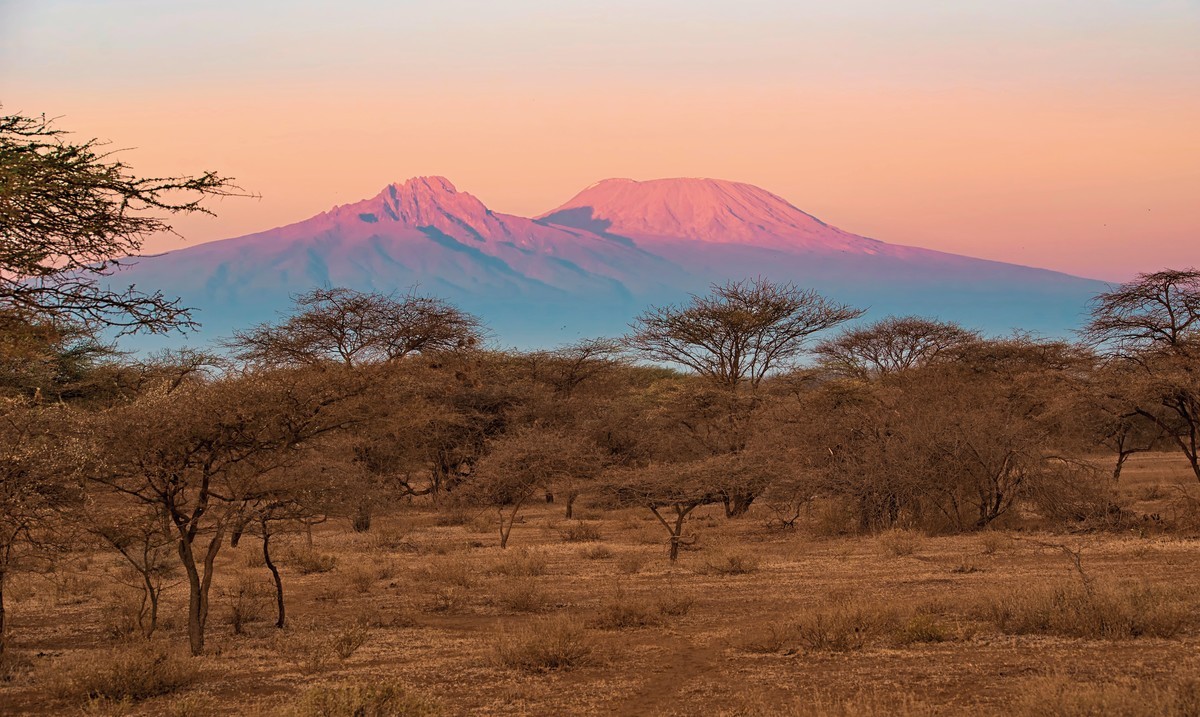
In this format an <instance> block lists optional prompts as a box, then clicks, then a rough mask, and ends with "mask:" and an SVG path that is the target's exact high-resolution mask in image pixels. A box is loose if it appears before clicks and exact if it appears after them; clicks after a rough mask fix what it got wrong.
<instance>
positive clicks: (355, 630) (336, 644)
mask: <svg viewBox="0 0 1200 717" xmlns="http://www.w3.org/2000/svg"><path fill="white" fill-rule="evenodd" d="M370 633H371V631H370V629H369V628H368V627H367V626H366V624H364V623H361V622H354V623H351V624H349V625H346V626H344V627H342V628H341V629H339V630H337V631H336V632H334V633H333V636H332V638H331V639H330V641H329V646H330V648H332V649H333V654H335V655H337V656H338V659H339V660H348V659H350V656H351V655H353V654H354V653H356V652H358V648H360V647H362V646H363V644H364V643H365V642H366V641H367V637H368V636H369V635H370Z"/></svg>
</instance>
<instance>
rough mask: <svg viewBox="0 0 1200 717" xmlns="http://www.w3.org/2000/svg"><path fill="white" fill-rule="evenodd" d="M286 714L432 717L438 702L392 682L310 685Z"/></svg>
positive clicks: (301, 716) (306, 716)
mask: <svg viewBox="0 0 1200 717" xmlns="http://www.w3.org/2000/svg"><path fill="white" fill-rule="evenodd" d="M283 713H284V714H285V715H289V716H290V717H434V716H435V715H440V714H442V709H441V707H440V706H439V705H438V703H436V702H434V701H432V700H429V699H427V698H425V697H422V696H420V695H417V694H414V693H413V692H412V691H410V690H409V689H408V688H407V687H404V686H403V685H400V684H399V683H395V682H380V681H378V680H371V681H365V680H363V681H356V682H342V683H335V684H329V685H318V686H316V687H310V688H308V689H307V690H305V691H304V692H303V693H301V695H300V697H299V699H297V700H296V702H295V703H294V704H293V705H291V706H290V708H289V709H286V710H284V712H283Z"/></svg>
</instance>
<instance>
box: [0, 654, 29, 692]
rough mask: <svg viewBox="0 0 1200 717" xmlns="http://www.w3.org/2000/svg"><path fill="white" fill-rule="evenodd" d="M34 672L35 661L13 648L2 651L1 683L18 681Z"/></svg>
mask: <svg viewBox="0 0 1200 717" xmlns="http://www.w3.org/2000/svg"><path fill="white" fill-rule="evenodd" d="M32 672H33V661H32V660H30V659H29V658H28V657H26V656H25V655H23V654H20V653H16V652H13V651H12V650H11V649H9V650H5V651H4V652H2V653H0V685H3V684H5V683H8V682H18V681H21V680H22V679H24V678H25V677H26V676H28V675H29V674H30V673H32Z"/></svg>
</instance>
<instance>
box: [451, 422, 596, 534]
mask: <svg viewBox="0 0 1200 717" xmlns="http://www.w3.org/2000/svg"><path fill="white" fill-rule="evenodd" d="M603 469H604V456H603V454H602V453H601V452H600V450H599V449H598V448H597V447H596V446H595V445H593V444H591V443H590V442H589V441H588V440H587V439H586V438H585V437H583V436H580V435H577V434H574V433H567V432H564V431H561V430H552V429H544V428H540V427H538V426H528V427H519V428H515V429H513V430H511V431H509V432H507V433H505V434H504V435H503V436H501V437H500V438H498V439H496V440H495V441H493V442H492V443H491V445H490V446H489V451H488V453H487V455H485V456H484V457H483V459H482V460H481V461H480V462H479V465H478V467H477V471H476V475H475V476H474V479H473V480H472V482H471V483H470V485H469V486H468V489H467V494H466V495H467V498H468V499H469V500H471V501H472V502H475V503H478V504H482V505H487V506H490V507H493V508H495V509H496V512H497V514H498V515H499V524H500V527H499V530H500V547H501V548H505V547H507V546H508V538H509V535H510V534H511V533H512V528H513V524H514V523H515V522H516V519H517V514H518V513H519V512H520V510H521V508H523V507H524V506H525V505H526V504H527V503H528V502H529V500H530V498H532V497H533V495H534V494H535V493H537V492H538V491H545V490H553V489H555V487H562V488H564V491H563V492H565V493H567V494H568V495H571V494H573V493H578V491H579V490H580V488H581V487H582V486H584V485H587V484H588V483H590V482H591V481H593V480H594V479H595V478H596V476H598V475H600V473H601V471H603ZM568 500H570V498H569V499H568ZM506 510H507V511H508V513H507V515H505V511H506Z"/></svg>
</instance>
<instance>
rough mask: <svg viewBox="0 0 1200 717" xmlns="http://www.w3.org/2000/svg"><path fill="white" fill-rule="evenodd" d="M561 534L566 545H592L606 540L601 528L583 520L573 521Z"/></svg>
mask: <svg viewBox="0 0 1200 717" xmlns="http://www.w3.org/2000/svg"><path fill="white" fill-rule="evenodd" d="M559 534H560V535H562V539H563V542H564V543H592V542H596V541H598V540H603V539H604V538H603V536H602V535H601V534H600V527H599V526H597V525H596V524H595V523H585V522H583V521H582V520H573V521H571V522H570V523H568V524H567V527H565V528H563V529H562V530H561V531H559Z"/></svg>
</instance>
